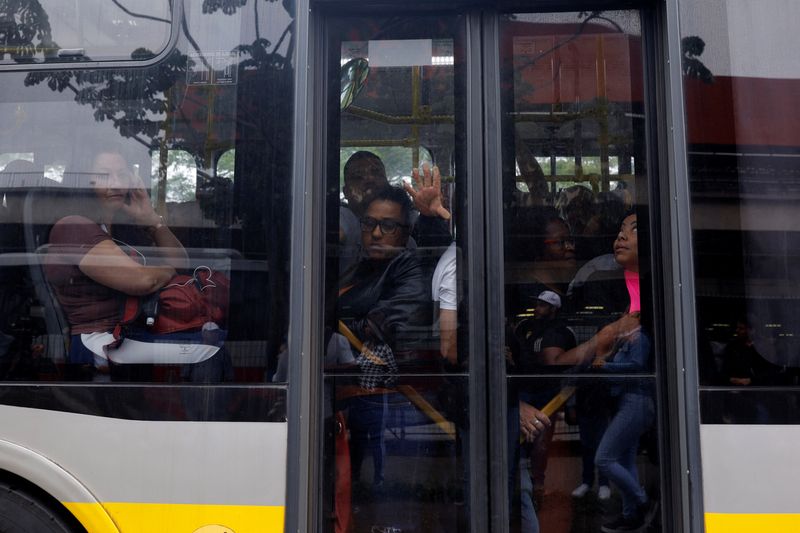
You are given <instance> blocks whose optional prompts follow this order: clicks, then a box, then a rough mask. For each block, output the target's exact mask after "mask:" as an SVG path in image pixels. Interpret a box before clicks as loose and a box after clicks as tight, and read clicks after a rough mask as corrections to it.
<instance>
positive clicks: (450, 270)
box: [431, 242, 458, 311]
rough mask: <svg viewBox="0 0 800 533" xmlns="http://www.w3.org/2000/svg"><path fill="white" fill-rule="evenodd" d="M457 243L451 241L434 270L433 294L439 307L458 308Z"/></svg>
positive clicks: (452, 309)
mask: <svg viewBox="0 0 800 533" xmlns="http://www.w3.org/2000/svg"><path fill="white" fill-rule="evenodd" d="M456 274H457V272H456V243H455V242H453V243H450V246H448V247H447V250H445V252H444V253H443V254H442V257H440V258H439V262H438V263H437V264H436V270H434V271H433V281H432V283H431V289H432V292H431V295H432V297H433V301H434V302H439V309H449V310H451V311H456V310H457V309H458V287H457V276H456Z"/></svg>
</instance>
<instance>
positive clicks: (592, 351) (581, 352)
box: [553, 314, 639, 365]
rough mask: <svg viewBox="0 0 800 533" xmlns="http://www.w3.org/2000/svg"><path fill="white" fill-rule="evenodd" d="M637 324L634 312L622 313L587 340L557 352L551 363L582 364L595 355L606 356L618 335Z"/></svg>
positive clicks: (589, 360) (627, 331) (636, 316)
mask: <svg viewBox="0 0 800 533" xmlns="http://www.w3.org/2000/svg"><path fill="white" fill-rule="evenodd" d="M638 326H639V317H638V315H635V314H628V315H623V316H622V317H621V318H620V319H618V320H617V321H615V322H612V323H611V324H609V325H607V326H605V327H604V328H602V329H601V330H600V331H598V332H597V334H595V335H594V337H592V338H591V339H589V340H588V341H586V342H584V343H581V344H579V345H578V346H576V347H575V348H572V349H571V350H567V351H565V352H563V353H561V354H558V355H557V356H556V357H555V358H554V360H555V362H554V363H553V364H556V365H584V364H588V363H589V362H591V361H592V360H593V359H594V358H595V356H600V357H607V356H608V355H610V354H611V350H612V349H613V347H614V343H615V342H616V341H617V339H618V338H619V337H620V336H623V335H625V334H628V333H630V331H631V330H632V329H633V328H635V327H638Z"/></svg>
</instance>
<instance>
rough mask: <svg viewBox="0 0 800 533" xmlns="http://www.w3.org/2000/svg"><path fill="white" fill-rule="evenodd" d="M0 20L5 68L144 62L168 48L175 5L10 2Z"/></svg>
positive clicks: (129, 0) (0, 10)
mask: <svg viewBox="0 0 800 533" xmlns="http://www.w3.org/2000/svg"><path fill="white" fill-rule="evenodd" d="M0 19H2V21H3V22H2V24H1V25H0V64H2V63H11V64H13V63H44V62H48V63H53V62H66V61H109V60H115V59H116V60H131V59H134V60H139V61H141V60H145V59H151V58H153V57H155V56H156V55H158V54H159V53H161V52H162V51H163V50H164V49H165V48H166V47H167V43H168V42H169V37H170V34H171V32H172V2H168V1H166V0H162V1H157V2H152V1H150V0H125V1H124V2H108V1H105V0H80V1H72V2H64V1H54V0H31V1H29V2H4V3H3V4H2V6H0Z"/></svg>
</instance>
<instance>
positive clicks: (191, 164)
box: [151, 150, 197, 203]
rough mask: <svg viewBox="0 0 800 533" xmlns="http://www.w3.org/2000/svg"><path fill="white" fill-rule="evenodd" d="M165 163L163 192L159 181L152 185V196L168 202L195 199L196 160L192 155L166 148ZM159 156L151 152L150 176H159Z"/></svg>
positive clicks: (182, 201)
mask: <svg viewBox="0 0 800 533" xmlns="http://www.w3.org/2000/svg"><path fill="white" fill-rule="evenodd" d="M167 154H168V155H167V160H166V164H165V165H164V166H165V167H166V180H165V185H164V192H163V193H162V192H161V191H160V190H159V186H160V185H161V182H160V181H159V182H157V185H156V187H154V196H155V197H156V198H158V197H161V196H162V194H163V197H164V199H165V200H166V201H167V202H170V203H184V202H191V201H194V199H195V191H196V190H197V162H196V161H195V159H194V156H192V154H190V153H189V152H187V151H185V150H168V151H167ZM160 159H161V157H160V154H159V153H158V152H156V153H154V154H153V160H152V167H151V169H152V170H151V172H152V174H151V175H152V176H160V174H159V173H160V172H161V161H160Z"/></svg>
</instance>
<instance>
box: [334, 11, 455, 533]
mask: <svg viewBox="0 0 800 533" xmlns="http://www.w3.org/2000/svg"><path fill="white" fill-rule="evenodd" d="M329 24H330V32H329V33H330V35H331V38H330V39H329V40H328V43H327V46H328V47H329V50H330V57H331V59H332V60H331V63H330V64H331V65H332V67H331V71H330V73H329V74H330V79H337V80H341V83H340V84H331V88H330V92H331V94H329V98H328V101H329V102H337V103H338V104H339V105H337V106H335V107H334V108H332V109H330V110H329V114H328V120H329V124H330V126H329V132H328V138H329V139H332V142H331V144H329V145H328V160H327V169H328V188H327V190H328V191H329V194H328V198H327V221H326V222H327V245H328V246H327V249H328V254H327V256H326V300H327V301H326V309H327V310H328V311H327V313H326V319H327V320H326V322H327V324H328V325H329V328H330V329H329V334H328V335H326V337H325V340H326V345H325V346H324V354H325V359H324V380H323V381H324V387H325V389H324V401H325V402H326V409H325V410H326V413H328V419H327V420H326V421H325V427H326V428H327V427H335V426H337V425H338V427H339V428H340V429H339V430H338V433H337V434H336V435H334V434H333V433H328V432H326V437H327V438H326V440H325V443H324V447H323V461H324V462H323V468H324V471H325V474H324V479H325V480H329V481H330V483H329V482H327V481H326V482H324V484H323V499H324V503H323V510H324V512H323V513H322V514H323V516H325V517H329V516H334V515H335V522H336V523H337V524H338V526H334V525H333V524H334V520H330V521H326V522H325V523H324V528H323V530H324V531H334V530H336V531H339V529H338V527H340V526H341V527H343V528H344V529H348V527H350V528H352V530H354V531H390V530H391V531H401V530H402V531H422V530H426V529H431V528H433V529H436V530H437V531H446V532H456V531H465V530H467V529H468V527H469V526H468V525H467V522H466V521H465V520H466V512H465V511H466V509H467V506H464V505H463V502H464V501H465V500H468V498H469V488H468V482H467V480H468V479H469V475H468V472H469V469H468V466H467V463H468V455H467V454H466V453H465V451H464V450H466V449H468V447H467V442H468V440H469V438H468V433H469V431H468V426H467V419H468V407H469V403H468V395H467V383H468V381H467V377H466V376H465V373H467V372H469V368H468V365H467V361H468V359H469V353H468V352H469V350H468V347H467V346H466V343H464V339H465V338H466V337H465V336H466V332H467V331H468V326H469V324H467V323H466V321H465V320H464V317H466V316H467V314H466V309H465V301H466V298H465V296H464V295H465V293H466V291H467V290H468V287H467V283H466V281H467V280H466V279H465V276H464V269H463V264H462V258H463V257H465V256H464V255H463V254H464V251H465V249H464V243H463V242H462V241H463V239H460V238H459V235H462V231H460V228H461V227H462V226H461V225H463V224H464V223H465V220H464V207H463V205H464V204H463V202H464V201H465V198H464V193H465V191H466V187H465V186H462V184H463V183H464V181H463V180H464V179H465V175H464V172H463V170H460V171H457V169H463V168H464V166H463V165H457V164H456V161H457V160H458V158H460V157H464V155H463V154H462V153H461V150H462V149H463V148H462V147H461V146H459V145H458V144H457V142H456V139H457V136H456V125H457V124H460V123H461V121H463V116H462V115H461V113H462V112H463V111H462V110H461V108H460V107H459V106H460V105H461V104H460V102H459V99H458V98H459V95H463V94H464V88H463V79H462V80H461V81H460V82H457V81H456V80H457V78H456V76H455V72H456V69H457V68H460V62H461V61H462V60H463V54H464V50H463V46H464V45H463V29H462V26H463V19H459V18H456V17H447V16H440V17H414V18H411V17H408V18H404V17H399V18H386V19H381V18H377V19H369V18H333V19H330V21H329ZM415 177H416V179H415ZM423 181H424V184H423V183H422V182H423ZM404 184H406V185H407V187H408V188H411V191H413V194H412V195H409V193H408V192H407V191H406V190H405V189H404ZM423 185H424V189H425V190H424V195H428V200H426V201H424V202H423V199H422V196H423V191H422V190H421V189H422V188H423ZM412 187H413V188H412ZM412 196H414V197H415V198H416V201H415V199H414V198H412ZM430 200H433V201H430ZM348 449H349V467H346V468H342V466H341V463H340V461H341V458H342V454H348V451H347V450H348ZM342 484H347V485H348V486H352V498H350V497H349V495H348V496H347V497H346V498H347V500H345V499H344V498H345V496H344V495H343V493H341V492H340V491H338V490H336V489H335V487H339V486H341V485H342ZM387 504H388V506H387ZM387 510H388V512H387ZM347 524H349V526H348V525H347ZM433 524H435V526H434V525H433ZM334 528H336V529H334Z"/></svg>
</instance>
